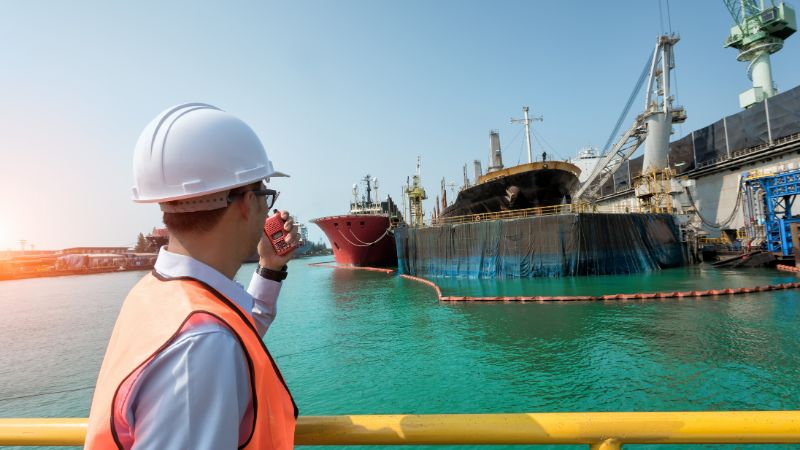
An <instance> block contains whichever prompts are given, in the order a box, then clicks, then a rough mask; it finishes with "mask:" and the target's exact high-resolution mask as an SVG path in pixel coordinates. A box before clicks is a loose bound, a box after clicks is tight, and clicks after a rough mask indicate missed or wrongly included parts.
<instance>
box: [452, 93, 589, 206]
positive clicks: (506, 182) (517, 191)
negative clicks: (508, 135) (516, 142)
mask: <svg viewBox="0 0 800 450" xmlns="http://www.w3.org/2000/svg"><path fill="white" fill-rule="evenodd" d="M523 112H524V113H525V119H524V120H523V121H522V122H523V123H524V124H525V130H526V132H527V133H528V135H529V133H530V131H529V130H530V128H529V123H530V119H529V118H528V110H527V108H523ZM528 142H530V138H529V139H528ZM531 159H532V158H531V150H530V144H529V148H528V163H526V164H520V165H516V166H513V167H509V168H503V158H502V150H501V149H500V135H499V133H498V132H497V131H491V132H490V133H489V168H488V170H487V173H486V174H482V173H481V167H480V161H477V160H476V161H475V181H474V184H472V185H470V183H469V180H468V178H467V176H466V167H465V169H464V186H463V188H462V189H461V191H460V192H459V193H458V197H457V198H456V200H455V201H454V202H453V203H452V204H450V205H447V200H446V192H445V191H444V189H443V192H442V197H443V201H442V211H441V214H440V215H439V217H440V218H447V217H458V216H468V215H472V214H484V213H493V212H500V211H511V210H518V209H528V208H539V207H546V206H555V205H562V204H569V203H571V202H572V194H573V193H574V192H575V191H576V190H577V188H578V186H579V185H580V182H579V180H578V179H579V177H580V174H581V169H579V168H578V166H576V165H574V164H571V163H568V162H563V161H548V160H547V153H542V160H541V161H532V160H531ZM443 187H444V184H443Z"/></svg>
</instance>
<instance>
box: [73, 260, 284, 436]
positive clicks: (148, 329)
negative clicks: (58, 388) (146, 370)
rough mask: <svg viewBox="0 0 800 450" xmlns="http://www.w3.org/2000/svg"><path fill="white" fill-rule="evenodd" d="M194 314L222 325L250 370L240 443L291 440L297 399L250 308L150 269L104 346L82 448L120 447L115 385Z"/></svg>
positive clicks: (189, 281)
mask: <svg viewBox="0 0 800 450" xmlns="http://www.w3.org/2000/svg"><path fill="white" fill-rule="evenodd" d="M190 319H191V320H194V319H211V320H217V321H219V322H221V323H223V324H225V325H226V326H227V327H228V328H229V329H230V330H231V331H232V333H233V335H234V337H236V339H237V340H238V341H239V344H240V345H241V346H242V349H243V350H244V354H245V357H246V359H247V364H248V368H249V371H250V388H251V405H252V414H250V416H252V420H253V423H252V426H251V427H249V429H250V430H251V431H250V435H249V437H247V439H246V440H242V441H240V442H244V443H243V444H242V445H240V446H239V448H240V449H248V450H249V449H259V450H260V449H270V450H284V449H291V448H293V447H294V428H295V422H296V419H297V406H296V405H295V403H294V399H292V395H291V393H290V392H289V389H288V387H287V386H286V382H284V380H283V377H282V376H281V373H280V371H279V370H278V366H276V365H275V361H273V359H272V356H271V355H270V354H269V351H268V350H267V347H266V346H265V345H264V342H263V341H262V340H261V337H260V336H259V335H258V332H257V331H256V327H255V323H254V322H253V318H252V317H251V316H250V313H249V312H246V311H244V310H242V309H241V308H239V306H238V305H236V303H234V302H233V301H231V300H230V299H228V298H227V297H225V296H224V295H222V294H220V293H219V292H217V291H216V290H215V289H213V288H212V287H211V286H209V285H207V284H205V283H203V282H202V281H199V280H196V279H193V278H189V277H183V278H164V277H163V276H161V275H159V274H157V273H156V272H155V271H154V272H152V273H151V274H149V275H147V276H145V277H144V278H143V279H142V280H141V281H140V282H139V283H138V284H137V285H136V286H135V287H134V288H133V290H131V292H130V293H129V294H128V297H127V298H126V299H125V303H124V304H123V305H122V310H121V311H120V313H119V317H118V318H117V323H116V325H115V326H114V332H113V333H112V335H111V341H110V342H109V344H108V349H107V350H106V356H105V359H104V360H103V365H102V367H101V368H100V375H99V376H98V379H97V386H96V387H95V391H94V398H93V399H92V409H91V412H90V414H89V428H88V431H87V433H86V444H85V447H84V448H85V449H91V450H95V449H96V450H105V449H123V448H124V447H123V444H122V442H121V441H120V437H119V435H118V434H117V432H118V430H117V429H116V428H115V422H116V421H118V420H119V419H121V416H124V414H125V411H123V409H124V407H123V406H121V405H122V403H123V402H122V401H120V398H119V397H120V395H119V394H120V388H121V387H122V386H123V384H126V381H130V380H129V378H130V377H131V375H132V374H134V373H136V374H138V373H139V372H140V369H142V368H143V367H145V366H146V365H147V364H148V363H149V362H150V361H152V360H153V358H155V357H156V356H157V355H158V354H159V353H160V352H161V351H162V350H164V349H165V348H167V346H169V344H170V343H171V342H172V341H173V340H174V339H175V337H176V336H177V335H178V334H179V333H180V331H181V329H182V328H183V326H184V325H185V324H186V323H187V322H188V321H189V320H190Z"/></svg>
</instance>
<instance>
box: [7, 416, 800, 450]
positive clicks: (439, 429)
mask: <svg viewBox="0 0 800 450" xmlns="http://www.w3.org/2000/svg"><path fill="white" fill-rule="evenodd" d="M85 435H86V419H0V446H2V445H50V446H61V445H81V444H83V440H84V438H85ZM295 443H296V444H297V445H409V444H413V445H435V444H448V445H479V444H585V445H589V446H590V448H591V449H597V450H600V449H603V450H613V449H619V448H622V445H623V444H800V411H733V412H641V413H616V412H599V413H596V412H592V413H531V414H436V415H382V416H308V417H300V418H299V419H298V421H297V431H296V433H295Z"/></svg>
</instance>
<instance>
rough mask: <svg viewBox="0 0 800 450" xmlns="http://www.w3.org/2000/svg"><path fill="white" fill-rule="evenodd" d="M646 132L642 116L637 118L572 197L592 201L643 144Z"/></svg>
mask: <svg viewBox="0 0 800 450" xmlns="http://www.w3.org/2000/svg"><path fill="white" fill-rule="evenodd" d="M646 134H647V130H645V127H644V122H643V120H642V116H638V117H637V118H636V120H634V121H633V124H632V125H631V127H630V128H628V131H626V132H625V133H624V134H623V135H622V136H621V137H620V138H619V140H618V141H617V143H616V144H614V147H612V148H611V150H610V151H608V152H606V154H605V155H604V156H603V159H602V160H600V162H599V163H598V164H597V165H596V166H595V168H594V170H593V171H592V174H591V175H589V178H587V179H586V182H584V183H583V185H581V188H580V189H579V190H578V192H577V193H576V194H575V196H574V197H573V198H574V199H576V200H594V199H596V198H597V194H598V192H599V191H600V188H602V187H603V185H604V184H606V183H607V182H608V180H609V179H610V178H611V177H612V176H613V175H614V173H615V172H616V171H617V170H618V169H619V168H620V166H621V165H622V163H624V162H625V161H627V160H628V158H630V157H631V155H633V152H635V151H636V149H637V148H639V146H640V145H642V142H644V138H645V135H646Z"/></svg>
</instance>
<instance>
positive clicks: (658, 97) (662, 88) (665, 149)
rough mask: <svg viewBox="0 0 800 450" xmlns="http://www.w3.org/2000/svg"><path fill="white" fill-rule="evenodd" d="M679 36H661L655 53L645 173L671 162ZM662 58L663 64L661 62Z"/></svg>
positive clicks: (650, 91)
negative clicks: (673, 86) (672, 76)
mask: <svg viewBox="0 0 800 450" xmlns="http://www.w3.org/2000/svg"><path fill="white" fill-rule="evenodd" d="M678 39H679V38H678V37H677V36H659V38H658V42H657V44H656V49H655V51H654V52H653V62H652V64H651V66H650V77H649V80H648V83H647V88H648V92H647V105H646V109H645V113H644V122H645V125H646V127H647V137H646V138H645V141H644V161H643V163H642V164H643V165H642V174H644V175H649V174H652V173H653V172H660V171H662V170H664V169H666V168H667V166H668V165H669V161H668V156H667V155H668V154H669V136H670V134H672V96H671V95H670V76H669V75H670V71H671V70H672V68H673V67H674V64H673V60H672V46H674V45H675V44H676V43H677V42H678ZM659 59H660V63H661V64H660V66H659V64H658V62H659Z"/></svg>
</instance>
